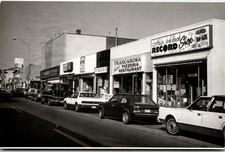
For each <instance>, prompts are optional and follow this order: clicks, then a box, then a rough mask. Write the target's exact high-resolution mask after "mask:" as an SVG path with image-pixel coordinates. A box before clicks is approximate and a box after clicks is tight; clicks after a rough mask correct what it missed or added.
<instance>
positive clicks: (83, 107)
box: [79, 105, 99, 109]
mask: <svg viewBox="0 0 225 152" xmlns="http://www.w3.org/2000/svg"><path fill="white" fill-rule="evenodd" d="M79 106H80V108H82V109H98V107H99V105H79Z"/></svg>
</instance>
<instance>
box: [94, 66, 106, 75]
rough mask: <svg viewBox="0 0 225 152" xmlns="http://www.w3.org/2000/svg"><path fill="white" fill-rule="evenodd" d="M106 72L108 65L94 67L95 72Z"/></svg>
mask: <svg viewBox="0 0 225 152" xmlns="http://www.w3.org/2000/svg"><path fill="white" fill-rule="evenodd" d="M107 72H108V67H107V66H105V67H100V68H95V74H100V73H107Z"/></svg>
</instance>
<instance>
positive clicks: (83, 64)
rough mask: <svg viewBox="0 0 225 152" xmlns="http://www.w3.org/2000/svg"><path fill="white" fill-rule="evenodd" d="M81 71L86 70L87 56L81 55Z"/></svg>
mask: <svg viewBox="0 0 225 152" xmlns="http://www.w3.org/2000/svg"><path fill="white" fill-rule="evenodd" d="M80 72H85V56H82V57H80Z"/></svg>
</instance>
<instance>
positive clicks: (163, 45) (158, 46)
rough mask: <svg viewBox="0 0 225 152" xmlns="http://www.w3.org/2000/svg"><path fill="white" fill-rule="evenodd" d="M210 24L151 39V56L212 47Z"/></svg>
mask: <svg viewBox="0 0 225 152" xmlns="http://www.w3.org/2000/svg"><path fill="white" fill-rule="evenodd" d="M211 31H212V26H211V25H207V26H203V27H199V28H196V29H192V30H189V31H185V32H180V33H176V34H172V35H168V36H164V37H160V38H156V39H153V40H152V41H151V43H152V49H151V56H152V57H157V56H163V55H169V54H175V53H182V52H187V51H193V50H199V49H205V48H210V47H212V32H211Z"/></svg>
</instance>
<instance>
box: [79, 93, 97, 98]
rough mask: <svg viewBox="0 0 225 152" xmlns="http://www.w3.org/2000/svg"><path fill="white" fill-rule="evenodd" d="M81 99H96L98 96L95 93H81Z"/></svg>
mask: <svg viewBox="0 0 225 152" xmlns="http://www.w3.org/2000/svg"><path fill="white" fill-rule="evenodd" d="M80 97H88V98H95V97H96V94H95V93H81V94H80Z"/></svg>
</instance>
